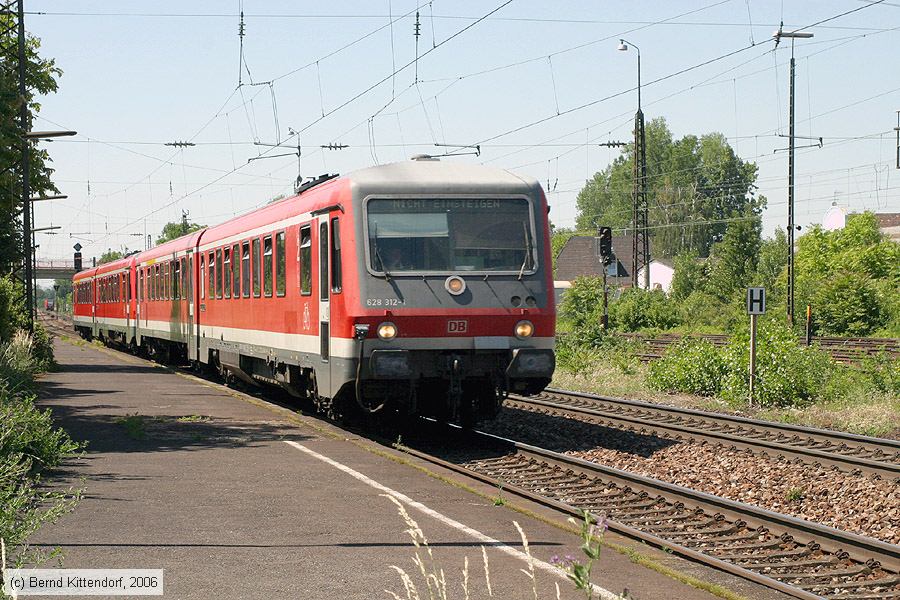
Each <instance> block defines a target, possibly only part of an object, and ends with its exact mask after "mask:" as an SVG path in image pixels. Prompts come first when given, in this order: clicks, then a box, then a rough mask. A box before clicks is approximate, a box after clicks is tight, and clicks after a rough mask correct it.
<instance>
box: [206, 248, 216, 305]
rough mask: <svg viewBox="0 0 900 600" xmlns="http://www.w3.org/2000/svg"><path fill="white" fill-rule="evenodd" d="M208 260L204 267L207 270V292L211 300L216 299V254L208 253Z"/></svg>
mask: <svg viewBox="0 0 900 600" xmlns="http://www.w3.org/2000/svg"><path fill="white" fill-rule="evenodd" d="M208 258H209V260H208V261H207V262H206V267H207V268H208V269H209V285H208V286H207V289H208V290H209V299H210V300H212V299H213V298H215V297H216V254H215V253H214V252H210V253H209V257H208Z"/></svg>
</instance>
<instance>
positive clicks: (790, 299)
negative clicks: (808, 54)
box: [774, 28, 813, 327]
mask: <svg viewBox="0 0 900 600" xmlns="http://www.w3.org/2000/svg"><path fill="white" fill-rule="evenodd" d="M812 36H813V34H812V33H808V32H804V31H782V29H781V28H779V29H778V31H776V32H775V36H774V37H775V47H776V48H777V47H778V43H779V42H781V39H782V38H789V39H790V40H791V83H790V100H789V108H788V110H789V113H790V117H789V125H788V222H787V234H788V240H787V241H788V273H787V274H788V285H787V288H788V289H787V317H788V323H789V324H790V325H791V326H792V327H793V325H794V232H795V231H796V226H795V225H794V40H795V39H809V38H811V37H812Z"/></svg>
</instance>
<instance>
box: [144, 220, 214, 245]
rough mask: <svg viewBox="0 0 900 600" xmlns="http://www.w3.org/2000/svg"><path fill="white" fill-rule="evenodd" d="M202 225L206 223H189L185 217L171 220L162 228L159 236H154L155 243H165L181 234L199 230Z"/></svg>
mask: <svg viewBox="0 0 900 600" xmlns="http://www.w3.org/2000/svg"><path fill="white" fill-rule="evenodd" d="M204 227H206V225H198V224H197V223H189V222H188V220H187V218H186V217H185V218H182V219H181V221H172V222H170V223H166V224H165V226H164V227H163V229H162V232H161V233H160V234H159V237H158V238H156V244H157V245H159V244H165V243H166V242H170V241H172V240H175V239H178V238H180V237H181V236H183V235H187V234H189V233H194V232H195V231H199V230H201V229H203V228H204Z"/></svg>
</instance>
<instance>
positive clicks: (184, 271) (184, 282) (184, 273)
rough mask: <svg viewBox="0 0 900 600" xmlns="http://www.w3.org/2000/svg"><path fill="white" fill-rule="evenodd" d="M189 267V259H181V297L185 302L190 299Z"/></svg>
mask: <svg viewBox="0 0 900 600" xmlns="http://www.w3.org/2000/svg"><path fill="white" fill-rule="evenodd" d="M186 267H187V259H186V258H185V257H183V256H182V257H181V297H182V298H183V299H185V300H187V299H188V291H187V290H188V271H189V269H188V268H186Z"/></svg>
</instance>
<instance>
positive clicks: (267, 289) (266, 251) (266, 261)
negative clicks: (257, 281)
mask: <svg viewBox="0 0 900 600" xmlns="http://www.w3.org/2000/svg"><path fill="white" fill-rule="evenodd" d="M263 293H264V294H265V295H266V297H267V298H268V297H269V296H271V295H272V236H271V235H267V236H266V237H264V238H263Z"/></svg>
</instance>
